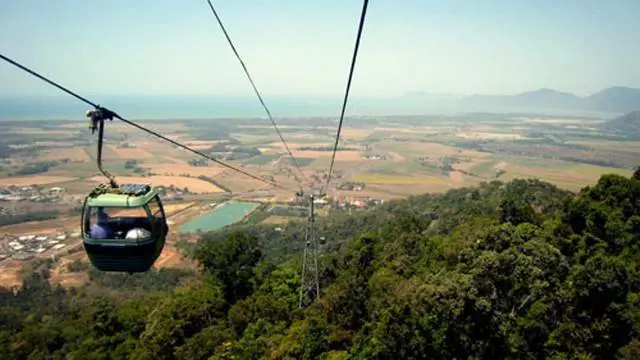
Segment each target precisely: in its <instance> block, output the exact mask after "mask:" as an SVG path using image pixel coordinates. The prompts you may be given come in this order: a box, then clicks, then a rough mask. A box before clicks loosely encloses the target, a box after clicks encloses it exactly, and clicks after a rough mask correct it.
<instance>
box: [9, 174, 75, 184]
mask: <svg viewBox="0 0 640 360" xmlns="http://www.w3.org/2000/svg"><path fill="white" fill-rule="evenodd" d="M74 180H76V178H72V177H67V176H50V175H34V176H15V177H7V178H4V179H0V186H9V185H16V186H28V185H45V184H55V183H61V182H68V181H74Z"/></svg>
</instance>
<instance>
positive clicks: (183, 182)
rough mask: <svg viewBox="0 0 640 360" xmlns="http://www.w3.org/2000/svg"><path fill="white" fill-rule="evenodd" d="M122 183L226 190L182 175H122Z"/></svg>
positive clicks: (195, 190)
mask: <svg viewBox="0 0 640 360" xmlns="http://www.w3.org/2000/svg"><path fill="white" fill-rule="evenodd" d="M88 180H89V181H93V182H96V183H102V182H104V178H103V177H100V176H94V177H92V178H90V179H88ZM118 180H119V182H120V183H122V184H125V183H133V184H152V185H154V186H169V185H173V186H175V187H179V188H185V187H186V188H188V189H189V191H191V192H193V193H200V194H201V193H214V192H224V190H222V189H220V188H219V187H217V186H215V185H213V184H212V183H209V182H206V181H204V180H200V179H194V178H187V177H182V176H163V175H157V176H148V177H142V176H120V177H118Z"/></svg>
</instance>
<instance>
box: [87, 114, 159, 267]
mask: <svg viewBox="0 0 640 360" xmlns="http://www.w3.org/2000/svg"><path fill="white" fill-rule="evenodd" d="M112 115H113V113H111V112H109V111H108V110H106V109H103V108H99V107H98V108H97V109H96V110H92V111H90V112H88V113H87V116H89V117H90V118H91V129H92V130H93V131H94V132H95V130H96V129H98V157H97V162H98V169H99V170H100V171H101V172H102V174H104V175H105V177H107V178H108V179H109V182H108V183H107V184H101V185H98V186H96V188H95V189H94V190H93V191H92V192H91V193H90V194H89V195H88V196H87V198H86V199H85V201H84V205H83V209H82V220H81V228H82V235H83V244H84V248H85V251H86V252H87V255H88V256H89V259H90V260H91V263H92V264H93V266H95V267H96V268H97V269H98V270H101V271H117V272H128V273H134V272H145V271H147V270H149V269H150V268H151V266H152V265H153V264H154V262H155V261H156V259H157V258H158V256H160V253H161V252H162V249H163V248H164V244H165V240H166V237H167V233H168V231H169V227H168V225H167V221H166V217H165V213H164V209H163V207H162V201H161V200H160V196H159V193H158V190H157V189H155V188H153V187H152V186H150V185H147V184H123V185H118V184H116V182H115V179H114V178H113V176H112V175H111V174H109V173H108V172H106V171H104V170H103V169H102V138H103V135H104V120H106V119H111V118H112Z"/></svg>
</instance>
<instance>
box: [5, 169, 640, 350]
mask: <svg viewBox="0 0 640 360" xmlns="http://www.w3.org/2000/svg"><path fill="white" fill-rule="evenodd" d="M284 230H285V231H284V232H282V233H276V232H274V231H272V230H270V229H269V228H262V227H260V228H257V227H255V226H253V227H248V226H245V227H239V228H234V229H230V230H227V231H224V232H218V233H212V234H209V235H207V236H206V238H205V239H204V240H203V241H202V242H201V243H200V244H199V246H198V247H197V248H196V249H194V251H193V256H194V257H195V258H196V259H197V260H198V261H199V263H200V264H201V271H200V272H198V273H192V272H188V271H177V270H161V271H157V272H151V273H148V274H142V275H132V276H129V275H120V274H102V273H97V272H92V277H93V280H92V282H91V283H90V284H88V285H86V286H84V287H82V288H79V289H72V290H64V289H62V288H61V287H58V286H50V285H49V283H48V282H47V280H46V278H47V270H46V268H44V269H36V270H35V271H34V272H33V273H32V274H30V276H28V277H27V278H26V279H25V282H24V286H23V288H22V289H21V290H20V291H19V292H18V293H17V294H15V295H14V294H13V293H11V292H9V291H7V290H4V291H0V358H2V359H348V358H349V359H503V358H506V359H542V358H551V359H615V358H620V359H638V358H640V341H638V339H640V334H639V331H640V296H639V293H640V282H639V280H640V276H639V272H640V254H639V252H638V247H639V245H640V181H638V180H635V179H629V178H624V177H621V176H617V175H604V176H602V177H601V178H600V180H599V181H598V183H597V184H594V185H593V186H590V187H586V188H584V189H583V190H582V191H580V192H579V193H578V194H571V193H568V192H566V191H563V190H560V189H558V188H556V187H555V186H553V185H550V184H548V183H544V182H540V181H537V180H514V181H512V182H509V183H503V182H499V181H493V182H491V183H483V184H481V185H480V186H478V187H475V188H464V189H457V190H451V191H449V192H448V193H446V194H442V195H422V196H415V197H411V198H408V199H405V200H399V201H392V202H389V203H386V204H384V205H383V206H380V207H378V208H374V209H371V210H368V211H366V212H362V213H354V214H353V215H347V214H346V213H341V212H337V213H332V214H330V215H329V216H328V217H327V218H326V219H323V220H319V221H318V233H319V234H322V236H324V237H325V238H326V239H327V240H326V244H325V245H323V248H324V252H323V256H322V258H321V263H322V273H321V277H322V279H321V284H322V289H321V292H322V297H321V299H320V300H319V301H316V302H315V303H313V304H312V305H311V306H309V307H308V308H305V309H298V296H299V288H298V285H299V269H300V261H301V255H300V248H301V246H302V244H301V225H300V224H290V225H289V226H287V227H285V229H284ZM134 289H138V290H136V291H133V290H134Z"/></svg>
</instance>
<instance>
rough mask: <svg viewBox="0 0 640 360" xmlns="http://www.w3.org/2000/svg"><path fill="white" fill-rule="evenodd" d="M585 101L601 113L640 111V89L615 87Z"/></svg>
mask: <svg viewBox="0 0 640 360" xmlns="http://www.w3.org/2000/svg"><path fill="white" fill-rule="evenodd" d="M585 101H586V103H587V105H588V106H589V107H590V108H592V109H596V110H601V111H614V112H618V111H619V112H629V111H634V110H640V89H634V88H628V87H621V86H614V87H610V88H608V89H605V90H602V91H600V92H599V93H595V94H593V95H591V96H589V97H587V98H586V99H585Z"/></svg>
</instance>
